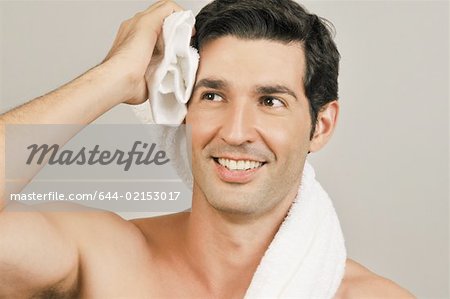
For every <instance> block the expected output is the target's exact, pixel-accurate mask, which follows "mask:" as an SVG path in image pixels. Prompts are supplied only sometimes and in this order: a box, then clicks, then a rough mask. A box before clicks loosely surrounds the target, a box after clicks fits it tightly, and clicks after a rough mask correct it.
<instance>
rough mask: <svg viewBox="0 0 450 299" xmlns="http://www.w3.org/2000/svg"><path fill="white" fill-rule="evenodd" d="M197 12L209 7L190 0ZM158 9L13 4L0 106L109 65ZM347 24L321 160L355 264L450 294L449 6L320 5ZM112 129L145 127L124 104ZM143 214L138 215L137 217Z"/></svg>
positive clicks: (317, 157)
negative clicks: (332, 124)
mask: <svg viewBox="0 0 450 299" xmlns="http://www.w3.org/2000/svg"><path fill="white" fill-rule="evenodd" d="M179 3H180V4H181V5H182V6H183V7H185V8H187V9H192V10H194V12H197V11H198V9H199V8H200V7H202V6H203V5H204V4H205V3H206V2H205V1H189V2H188V1H179ZM150 4H151V1H150V2H130V1H99V2H92V1H79V2H75V1H50V2H42V1H32V2H28V1H27V2H24V1H9V2H5V1H1V2H0V20H1V22H0V26H1V35H0V45H1V47H0V51H1V54H0V59H1V61H0V65H1V73H0V92H1V93H0V100H1V104H0V111H1V112H4V111H6V110H7V109H9V108H12V107H14V106H16V105H18V104H21V103H24V102H25V101H27V100H30V99H32V98H35V97H37V96H39V95H42V94H44V93H46V92H48V91H50V90H52V89H54V88H57V87H58V86H60V85H62V84H64V83H66V82H68V81H70V80H71V79H73V78H75V77H77V76H78V75H80V74H82V73H83V72H85V71H86V70H88V69H89V68H91V67H93V66H95V65H97V64H98V63H100V62H101V61H102V60H103V58H104V57H105V55H106V53H107V52H108V50H109V48H110V46H111V44H112V42H113V40H114V37H115V34H116V31H117V29H118V28H119V25H120V23H121V22H122V21H124V20H125V19H128V18H130V17H131V16H133V15H134V14H135V13H136V12H138V11H140V10H143V9H144V8H146V7H148V6H149V5H150ZM304 6H305V7H306V8H307V9H309V10H310V11H311V12H313V13H316V14H318V15H319V16H323V17H325V18H327V19H328V20H330V21H331V22H332V23H333V24H334V26H335V28H336V32H337V34H336V38H335V39H336V42H337V45H338V48H339V50H340V53H341V55H342V60H341V72H340V79H339V81H340V103H341V114H340V117H339V124H338V127H337V129H336V132H335V135H334V137H333V139H332V140H331V142H330V143H329V144H328V145H327V147H326V148H325V149H323V150H322V151H320V152H319V153H316V154H313V155H311V157H310V161H311V162H312V164H313V165H314V166H315V168H316V173H317V175H318V177H319V180H320V181H321V183H322V185H323V186H324V188H325V189H326V190H327V191H328V193H329V194H330V196H331V197H332V199H333V202H334V204H335V207H336V210H337V212H338V215H339V218H340V221H341V224H342V227H343V231H344V235H345V238H346V246H347V248H348V255H349V257H351V258H353V259H355V260H357V261H359V262H361V263H362V264H364V265H366V266H367V267H368V268H370V269H371V270H373V271H375V272H376V273H378V274H380V275H382V276H385V277H388V278H391V279H392V280H394V281H396V282H398V283H399V284H400V285H402V286H404V287H406V288H407V289H409V290H411V291H412V292H413V293H414V294H415V295H417V296H418V297H419V298H448V297H449V290H448V284H449V268H448V261H449V234H448V233H449V225H448V224H449V223H448V219H449V217H448V215H449V204H448V198H449V189H448V186H449V174H448V169H449V157H448V154H449V125H448V113H449V105H448V99H449V89H448V85H449V3H448V2H444V1H440V2H433V1H392V2H390V1H373V2H368V1H361V2H356V1H351V2H347V1H333V2H326V1H315V2H311V1H308V2H304ZM97 122H100V123H136V122H137V119H136V118H135V117H134V115H133V113H132V112H131V109H130V108H129V107H128V106H126V105H120V106H118V107H116V108H114V109H112V110H111V111H110V112H108V113H107V114H105V115H104V116H103V117H101V118H100V119H99V120H98V121H97ZM132 216H133V215H126V217H132Z"/></svg>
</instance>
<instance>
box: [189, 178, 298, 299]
mask: <svg viewBox="0 0 450 299" xmlns="http://www.w3.org/2000/svg"><path fill="white" fill-rule="evenodd" d="M297 187H298V186H296V188H295V190H294V189H293V191H292V192H290V193H289V194H288V195H287V196H286V198H285V199H284V200H282V201H281V202H280V203H279V204H277V205H276V206H275V207H274V208H273V209H271V210H270V211H268V212H266V213H264V214H261V215H258V216H251V215H237V214H229V213H224V212H222V211H218V210H216V209H215V208H214V207H212V206H211V205H210V204H209V203H208V201H207V200H206V198H205V197H204V195H203V193H202V192H201V191H200V190H199V189H198V188H197V187H196V186H195V184H194V193H193V202H192V212H191V214H190V216H189V221H188V225H187V234H186V237H187V239H186V243H187V244H186V245H187V246H186V252H187V254H188V259H189V260H191V261H192V263H193V266H194V267H195V268H196V269H197V271H196V272H197V273H198V274H199V277H200V279H201V280H203V282H204V283H205V285H206V286H207V287H208V289H209V290H210V291H213V292H215V293H220V292H221V290H220V289H221V286H223V288H224V289H226V287H227V286H229V285H233V286H238V289H241V290H242V292H244V293H245V290H246V289H247V288H248V285H249V284H250V282H251V279H252V277H253V274H254V273H255V271H256V268H257V266H258V265H259V263H260V261H261V258H262V257H263V255H264V253H265V251H266V250H267V247H268V246H269V245H270V243H271V242H272V240H273V238H274V236H275V234H276V232H277V231H278V229H279V227H280V225H281V223H282V222H283V220H284V218H285V216H286V215H287V212H288V211H289V208H290V206H291V204H292V201H293V200H294V198H295V196H296V194H297V190H298V189H297ZM194 264H195V265H194ZM239 286H240V287H239ZM235 290H236V288H235ZM242 295H243V294H242Z"/></svg>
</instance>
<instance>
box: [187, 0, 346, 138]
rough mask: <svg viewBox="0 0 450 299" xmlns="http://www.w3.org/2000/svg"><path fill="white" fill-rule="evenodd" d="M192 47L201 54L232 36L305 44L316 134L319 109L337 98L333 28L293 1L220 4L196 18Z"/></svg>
mask: <svg viewBox="0 0 450 299" xmlns="http://www.w3.org/2000/svg"><path fill="white" fill-rule="evenodd" d="M195 30H196V34H195V35H194V36H193V38H192V41H191V44H192V46H193V47H194V48H196V49H198V50H200V48H201V47H202V45H204V44H206V43H207V42H209V41H212V40H214V39H217V38H219V37H223V36H226V35H232V36H235V37H238V38H242V39H267V40H273V41H279V42H282V43H286V44H287V43H291V42H300V43H301V44H302V46H303V49H304V52H305V57H306V73H305V74H304V80H303V81H304V82H303V85H304V88H305V95H306V97H307V98H308V101H309V110H310V115H311V133H310V138H312V137H313V135H314V130H315V127H316V122H317V115H318V113H319V111H320V110H321V109H322V108H323V107H324V106H325V105H326V104H327V103H329V102H331V101H333V100H337V99H338V82H337V78H338V72H339V59H340V55H339V52H338V50H337V48H336V45H335V43H334V41H333V38H332V25H331V23H329V22H328V21H327V20H325V19H323V18H320V17H318V16H316V15H314V14H310V13H308V12H307V11H306V10H305V9H304V8H303V7H302V6H300V5H299V4H298V3H296V2H294V1H292V0H215V1H213V2H211V3H209V4H208V5H206V6H205V7H203V9H202V10H201V11H200V12H199V13H198V15H197V16H196V24H195Z"/></svg>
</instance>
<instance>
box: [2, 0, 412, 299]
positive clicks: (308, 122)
mask: <svg viewBox="0 0 450 299" xmlns="http://www.w3.org/2000/svg"><path fill="white" fill-rule="evenodd" d="M260 3H261V1H216V2H215V3H213V4H211V5H209V6H207V7H206V8H205V9H204V10H203V11H202V12H201V13H200V14H199V16H198V17H197V25H196V34H195V36H194V45H195V46H196V47H197V48H198V49H199V52H200V57H201V62H200V66H199V70H198V72H197V81H196V84H195V87H194V92H193V94H192V97H191V100H190V102H189V107H188V114H187V116H186V119H185V122H186V123H187V124H189V125H191V126H192V159H193V175H194V186H193V199H192V201H193V206H192V212H190V213H187V212H185V213H178V214H173V215H169V216H163V217H156V218H150V219H139V220H132V221H125V220H123V219H121V218H120V217H118V216H116V215H115V214H113V213H107V212H95V213H94V212H92V213H73V212H72V213H51V212H27V213H8V212H7V209H8V207H5V200H4V198H6V197H7V195H6V194H5V195H4V196H2V202H1V204H2V206H0V207H1V208H2V209H4V211H3V212H1V214H0V273H1V275H0V297H1V298H29V297H30V298H31V297H33V298H51V297H56V298H72V297H82V298H85V297H86V298H242V297H243V296H244V294H245V292H246V290H247V288H248V286H249V284H250V281H251V279H252V276H253V274H254V272H255V270H256V267H257V266H258V264H259V261H260V260H261V258H262V256H263V254H264V252H265V251H266V249H267V247H268V245H269V244H270V243H271V241H272V239H273V237H274V235H275V233H276V232H277V229H278V227H279V226H280V224H281V222H282V221H283V219H284V217H285V216H286V214H287V212H288V210H289V208H290V206H291V203H292V201H293V200H294V198H295V197H296V195H297V190H298V187H299V185H300V184H301V181H300V178H301V173H302V170H303V165H304V163H305V159H306V155H307V154H308V152H315V151H318V150H320V149H321V148H322V147H323V146H324V145H325V144H326V143H327V141H328V140H329V139H330V137H331V135H332V132H333V129H334V127H335V124H336V120H337V116H338V111H339V105H338V102H337V72H338V57H339V54H338V52H337V50H336V48H335V45H334V43H333V42H332V40H331V38H330V34H329V32H328V30H327V29H326V26H324V24H323V23H322V22H321V21H320V19H318V18H317V17H316V16H314V15H309V14H306V13H305V12H304V11H303V9H301V8H300V7H299V6H298V5H295V4H294V3H293V2H290V1H282V2H281V1H270V0H267V1H264V3H263V4H260ZM230 7H234V8H235V11H234V13H237V12H239V11H242V12H247V13H249V14H250V15H248V17H249V18H248V19H243V18H242V15H238V16H236V15H235V14H234V13H231V14H227V13H226V11H227V9H228V8H230ZM254 7H264V9H260V10H259V13H256V9H254ZM180 10H182V9H181V7H179V6H178V5H176V4H175V3H173V2H170V1H159V2H157V3H155V4H154V5H152V6H151V7H149V8H148V9H147V10H145V11H143V12H140V13H138V14H136V15H135V16H134V17H133V18H131V19H129V20H127V21H125V22H124V23H123V24H122V25H121V27H120V29H119V32H118V34H117V37H116V40H115V41H114V44H113V46H112V48H111V50H110V52H109V53H108V55H107V57H106V58H105V60H104V61H103V63H102V64H100V65H98V66H96V67H95V68H93V69H91V70H90V71H88V72H87V73H85V74H84V75H82V76H80V77H79V78H77V79H75V80H73V81H72V82H70V83H68V84H66V85H64V86H63V87H61V88H59V89H57V90H55V91H53V92H51V93H49V94H47V95H45V96H42V97H40V98H38V99H35V100H33V101H31V102H29V103H27V104H25V105H23V106H21V107H19V108H16V109H14V110H12V111H10V112H8V113H5V114H4V115H2V116H1V122H2V124H10V123H14V124H20V123H24V124H30V123H32V124H63V123H75V124H88V123H90V122H92V121H93V120H95V119H96V118H97V117H99V116H100V115H102V114H103V113H104V112H106V111H108V110H109V109H110V108H112V107H113V106H115V105H117V104H119V103H128V104H138V103H141V102H143V101H144V100H145V99H146V98H147V88H146V83H145V79H144V74H145V73H146V71H147V69H148V68H150V69H149V70H150V71H152V68H153V67H154V63H153V61H152V53H154V54H155V56H154V57H156V56H157V54H158V52H159V50H160V49H159V48H158V47H159V46H156V45H159V43H157V41H158V37H159V36H160V33H161V26H162V22H163V20H164V18H165V17H167V16H168V15H170V14H171V13H172V12H174V11H180ZM276 11H278V14H277V13H275V12H276ZM280 11H282V12H283V13H280ZM294 12H295V13H294ZM269 13H273V15H271V16H270V17H267V14H269ZM264 15H265V16H266V19H265V18H264V17H263V16H264ZM227 17H228V19H227ZM233 17H234V18H235V19H234V20H233ZM258 18H259V19H260V20H267V18H269V19H270V18H273V20H274V22H273V23H272V25H270V24H269V25H268V27H270V26H275V25H276V24H278V22H279V21H281V20H284V18H287V19H289V20H290V19H292V22H293V24H295V22H298V24H297V27H285V28H289V30H288V31H287V32H288V33H289V32H292V36H287V37H286V36H285V37H282V38H280V37H278V36H279V35H278V32H277V30H278V29H279V28H278V27H276V26H275V27H274V28H275V29H274V28H272V29H273V30H272V31H271V30H270V28H268V29H267V30H266V31H264V30H262V31H261V30H259V29H258V28H256V27H260V26H261V23H257V22H256V19H258ZM277 18H278V19H277ZM302 19H303V22H300V21H301V20H302ZM246 20H249V21H248V22H245V21H246ZM221 22H222V24H227V25H228V24H238V23H240V22H241V23H244V24H243V26H245V28H246V29H245V30H242V28H240V27H239V26H237V27H232V26H231V25H230V27H227V26H219V24H220V23H221ZM252 26H254V27H255V28H251V27H252ZM302 26H309V27H306V28H304V27H302ZM250 29H252V30H250ZM263 29H264V28H263ZM258 30H259V31H258ZM263 31H264V32H263ZM249 32H254V33H253V34H249ZM271 32H272V33H271ZM273 32H276V33H277V34H276V35H274V34H273ZM301 32H309V34H310V36H300V37H299V36H298V34H301ZM307 38H312V39H315V40H316V44H313V43H308V42H303V40H305V39H307ZM314 65H315V67H314ZM301 82H302V83H303V84H301ZM205 124H207V125H205ZM1 130H2V134H1V136H2V138H4V126H2V128H1ZM1 144H2V146H3V144H4V142H2V143H1ZM1 153H2V159H0V161H2V163H4V148H2V151H1ZM231 161H249V162H251V163H253V165H254V166H255V170H254V171H253V172H251V173H250V174H248V173H246V174H243V173H242V172H240V171H239V170H234V169H233V167H229V165H228V163H232V162H231ZM2 168H4V164H3V165H2ZM2 175H3V174H2ZM3 193H4V192H2V194H3ZM23 224H26V226H24V225H23ZM335 297H336V298H411V297H412V296H411V295H410V294H409V293H408V292H407V291H405V290H403V289H401V288H400V287H398V286H397V285H396V284H394V283H393V282H391V281H389V280H386V279H384V278H381V277H379V276H377V275H375V274H374V273H372V272H370V271H369V270H367V269H366V268H364V267H362V266H361V265H359V264H357V263H356V262H354V261H351V260H347V264H346V270H345V275H344V278H343V280H342V283H341V286H340V288H339V290H338V292H337V293H336V296H335Z"/></svg>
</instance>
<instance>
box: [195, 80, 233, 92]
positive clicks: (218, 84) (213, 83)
mask: <svg viewBox="0 0 450 299" xmlns="http://www.w3.org/2000/svg"><path fill="white" fill-rule="evenodd" d="M200 87H206V88H212V89H225V88H227V87H228V84H227V82H225V80H221V79H202V80H200V81H198V82H197V83H196V84H195V86H194V89H193V92H195V91H196V90H197V89H198V88H200Z"/></svg>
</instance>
